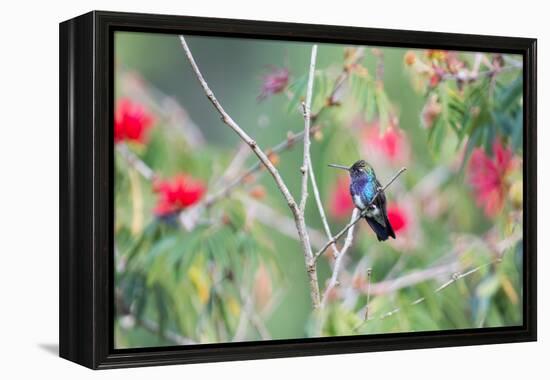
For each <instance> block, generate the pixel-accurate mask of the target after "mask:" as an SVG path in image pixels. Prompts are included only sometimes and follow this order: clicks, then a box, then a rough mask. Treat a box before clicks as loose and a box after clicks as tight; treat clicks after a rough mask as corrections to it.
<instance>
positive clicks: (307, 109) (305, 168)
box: [300, 45, 317, 214]
mask: <svg viewBox="0 0 550 380" xmlns="http://www.w3.org/2000/svg"><path fill="white" fill-rule="evenodd" d="M316 60H317V45H313V46H312V48H311V60H310V63H309V77H308V81H307V91H306V101H305V102H303V103H302V108H303V110H304V158H303V161H302V167H301V172H302V196H301V199H300V212H301V213H302V214H304V212H305V210H306V203H307V197H308V195H309V194H308V190H307V188H308V187H307V182H308V175H309V162H310V161H311V159H310V146H311V142H310V139H309V137H310V136H309V130H310V128H311V99H312V97H313V80H314V78H315V61H316Z"/></svg>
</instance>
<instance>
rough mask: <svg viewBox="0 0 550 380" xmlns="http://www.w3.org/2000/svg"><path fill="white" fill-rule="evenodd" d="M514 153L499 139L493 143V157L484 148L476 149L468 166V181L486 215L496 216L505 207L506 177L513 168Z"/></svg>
mask: <svg viewBox="0 0 550 380" xmlns="http://www.w3.org/2000/svg"><path fill="white" fill-rule="evenodd" d="M513 163H514V161H513V159H512V151H511V150H510V149H508V148H504V147H503V146H502V143H501V142H500V140H499V139H495V141H494V142H493V157H489V156H487V154H486V153H485V151H484V150H483V149H482V148H476V149H475V150H474V152H473V153H472V157H471V158H470V163H469V165H468V181H469V183H470V185H471V186H472V188H473V190H474V192H475V197H476V201H477V204H478V205H479V206H483V207H484V210H485V215H487V216H489V217H494V216H496V215H497V214H498V213H499V211H500V210H501V209H502V206H503V205H504V199H505V196H506V181H505V177H506V175H507V173H508V172H509V170H510V169H512V167H513Z"/></svg>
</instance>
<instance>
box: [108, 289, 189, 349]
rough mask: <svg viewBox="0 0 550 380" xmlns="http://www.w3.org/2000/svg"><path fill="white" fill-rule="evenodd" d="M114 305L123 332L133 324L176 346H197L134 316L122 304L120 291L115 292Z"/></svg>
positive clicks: (154, 323)
mask: <svg viewBox="0 0 550 380" xmlns="http://www.w3.org/2000/svg"><path fill="white" fill-rule="evenodd" d="M115 303H116V308H117V313H118V315H119V318H120V320H121V323H120V324H119V325H120V326H121V328H123V329H125V330H129V328H126V326H128V325H134V324H135V325H138V326H140V327H142V328H143V329H145V330H147V331H148V332H150V333H151V334H153V335H160V336H162V337H163V338H164V339H166V340H167V341H169V342H171V343H173V344H177V345H189V344H197V342H196V341H194V340H193V339H191V338H188V337H185V336H183V335H180V334H178V333H176V332H174V331H170V330H168V329H164V330H161V328H160V326H159V324H158V323H157V322H155V321H153V320H150V319H147V318H143V317H142V318H139V317H138V316H137V315H135V314H134V313H133V312H132V309H131V308H130V307H129V306H128V305H127V304H126V303H125V302H124V299H123V297H122V294H121V293H120V291H118V289H117V291H115ZM125 319H126V320H125Z"/></svg>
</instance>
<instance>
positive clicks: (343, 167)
mask: <svg viewBox="0 0 550 380" xmlns="http://www.w3.org/2000/svg"><path fill="white" fill-rule="evenodd" d="M328 166H330V167H331V168H336V169H344V170H347V171H349V170H350V168H348V167H347V166H344V165H337V164H328Z"/></svg>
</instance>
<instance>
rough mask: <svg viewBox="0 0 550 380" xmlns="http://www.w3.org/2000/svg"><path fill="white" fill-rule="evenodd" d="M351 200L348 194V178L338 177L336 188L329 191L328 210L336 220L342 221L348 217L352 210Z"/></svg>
mask: <svg viewBox="0 0 550 380" xmlns="http://www.w3.org/2000/svg"><path fill="white" fill-rule="evenodd" d="M354 207H355V206H354V204H353V200H352V199H351V195H350V193H349V178H348V177H347V176H346V177H340V178H339V179H338V181H337V182H336V186H335V187H334V188H333V189H332V191H331V196H330V202H329V210H330V214H331V215H332V216H333V217H335V218H336V219H343V218H346V217H348V216H349V215H350V213H351V212H352V211H353V209H354Z"/></svg>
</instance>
